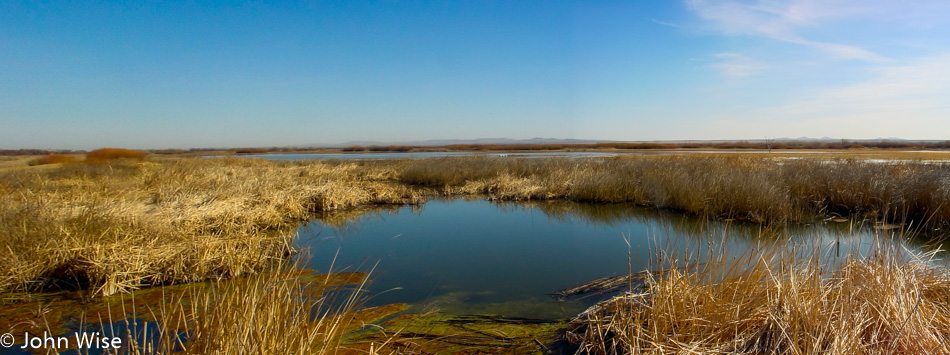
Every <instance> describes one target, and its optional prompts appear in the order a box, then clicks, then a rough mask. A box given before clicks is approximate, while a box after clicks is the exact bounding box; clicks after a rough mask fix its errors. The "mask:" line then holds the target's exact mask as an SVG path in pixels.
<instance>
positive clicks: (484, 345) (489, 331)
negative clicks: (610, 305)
mask: <svg viewBox="0 0 950 355" xmlns="http://www.w3.org/2000/svg"><path fill="white" fill-rule="evenodd" d="M565 326H566V323H564V322H563V321H554V320H544V319H531V318H512V317H502V316H495V315H451V314H445V313H425V314H404V315H401V316H398V317H396V318H395V319H392V320H389V321H387V322H384V323H383V324H381V325H380V330H379V331H376V332H373V333H369V334H365V335H363V336H362V337H360V338H358V339H354V340H352V341H351V342H350V343H349V344H348V345H347V348H349V349H351V350H353V351H356V352H358V351H359V350H363V351H366V350H367V349H369V347H370V346H378V344H383V343H385V344H387V345H388V346H389V348H391V349H398V351H405V352H411V353H439V354H442V353H446V354H450V353H453V354H484V353H517V354H542V353H549V352H551V351H552V349H553V348H555V347H557V346H559V345H558V344H557V339H558V334H560V333H561V332H563V329H565Z"/></svg>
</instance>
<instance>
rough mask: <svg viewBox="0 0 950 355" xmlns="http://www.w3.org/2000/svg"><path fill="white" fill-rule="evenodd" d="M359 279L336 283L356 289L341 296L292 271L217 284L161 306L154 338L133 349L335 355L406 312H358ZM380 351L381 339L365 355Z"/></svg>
mask: <svg viewBox="0 0 950 355" xmlns="http://www.w3.org/2000/svg"><path fill="white" fill-rule="evenodd" d="M363 276H364V277H362V278H360V279H352V278H346V279H341V280H342V281H343V283H349V282H355V283H356V285H352V287H350V288H347V289H344V288H342V287H343V284H341V283H340V281H341V280H338V279H337V278H336V277H335V276H334V275H315V276H310V277H301V276H300V275H299V272H296V270H291V271H285V272H266V273H261V274H257V275H254V276H250V277H247V278H242V279H237V280H231V281H228V282H224V283H216V284H213V285H212V286H211V287H210V288H208V289H205V290H202V291H201V292H200V293H196V294H191V295H188V299H187V301H185V300H182V299H171V300H168V301H166V302H164V303H163V304H164V306H162V308H159V309H156V310H154V313H155V315H156V318H157V321H158V322H157V323H158V324H159V325H160V327H161V329H160V331H159V332H157V333H156V332H153V334H154V336H153V337H151V338H149V337H148V336H147V335H146V337H145V338H144V339H142V340H138V341H135V340H136V339H134V338H133V339H132V340H133V341H135V343H134V348H136V349H138V350H149V349H148V348H149V347H150V346H155V345H158V346H157V349H156V350H158V351H156V352H158V353H166V352H172V351H175V350H179V351H182V352H184V353H186V354H210V353H217V354H276V353H291V354H327V353H337V352H338V351H339V350H340V349H344V348H345V346H344V344H345V341H346V335H347V334H348V333H350V332H352V331H354V330H358V329H360V328H362V327H363V326H364V325H366V324H368V323H370V322H373V321H375V320H378V319H380V318H383V317H385V316H387V315H390V314H392V313H396V312H399V311H402V310H404V309H405V305H403V304H396V305H390V306H384V307H377V308H369V309H367V308H362V307H361V304H362V300H363V297H364V295H363V286H364V284H365V282H367V279H366V275H365V274H364V275H363ZM328 292H330V293H328ZM333 294H335V295H336V296H333ZM338 298H342V299H338ZM387 343H388V341H387V340H386V339H384V338H383V339H380V340H379V341H378V342H376V343H374V344H372V346H370V347H369V348H370V349H372V352H371V353H375V352H377V351H381V350H384V349H385V347H386V345H387Z"/></svg>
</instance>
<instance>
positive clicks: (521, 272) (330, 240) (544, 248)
mask: <svg viewBox="0 0 950 355" xmlns="http://www.w3.org/2000/svg"><path fill="white" fill-rule="evenodd" d="M893 233H897V232H896V231H878V230H875V229H873V228H870V225H869V224H867V223H856V222H840V223H836V222H831V221H827V222H823V223H817V224H812V225H784V226H773V227H765V226H762V225H756V224H749V223H742V222H740V221H722V220H715V219H704V218H695V217H688V216H684V215H682V214H680V213H676V212H669V211H663V210H657V209H655V208H647V207H639V206H635V205H629V204H584V203H573V202H566V201H540V202H527V203H525V202H518V203H515V202H502V203H495V202H489V201H485V200H474V201H466V200H436V201H430V202H428V203H426V204H424V205H421V206H414V207H401V208H400V207H386V208H380V209H366V210H359V211H350V212H345V213H335V214H327V215H324V216H322V217H321V218H318V219H316V220H314V221H312V222H311V223H309V224H307V225H305V226H304V227H302V228H301V230H300V236H301V238H300V240H299V246H301V247H309V248H310V249H311V251H310V255H311V257H312V259H311V260H312V267H314V268H317V269H322V270H326V269H327V268H329V267H330V260H334V262H333V267H334V268H335V269H337V270H366V269H368V268H369V267H372V266H373V265H376V263H377V262H378V265H377V267H376V269H375V277H374V281H373V284H372V285H371V286H370V293H371V294H375V296H374V297H373V298H372V299H371V300H370V304H371V305H377V304H386V303H392V302H407V303H411V304H414V305H415V308H416V310H431V309H440V310H444V311H451V312H463V313H494V314H503V315H506V316H521V317H542V318H558V317H567V316H570V315H573V314H576V313H577V312H579V311H580V310H582V309H583V308H585V307H586V306H588V305H589V304H591V303H592V302H594V301H596V300H595V299H587V300H580V301H569V302H562V303H558V302H554V301H553V300H552V299H551V297H549V294H550V293H552V292H555V291H557V290H560V289H563V288H567V287H571V286H576V285H579V284H582V283H585V282H587V281H591V280H594V279H597V278H602V277H607V276H615V275H622V274H625V273H627V271H628V270H634V271H638V270H644V269H651V268H656V267H658V266H657V264H658V262H657V260H658V259H660V258H658V257H657V255H658V254H657V253H658V252H660V251H662V252H665V253H667V255H665V256H664V257H665V258H666V259H667V260H669V257H670V255H669V254H673V255H674V256H676V257H679V258H683V259H685V258H692V259H697V260H699V261H702V260H705V259H708V258H710V257H715V258H730V257H736V256H738V255H742V254H743V253H747V252H748V251H749V250H750V247H751V246H755V245H763V244H775V245H783V244H787V245H789V246H791V247H792V248H790V250H792V251H793V252H796V253H801V254H802V255H811V253H815V252H821V253H822V258H823V259H825V260H827V261H828V262H829V263H832V264H834V263H837V262H838V260H843V257H844V256H846V255H851V254H864V253H867V252H868V251H869V250H871V248H872V246H873V245H874V244H875V241H878V242H880V241H882V240H888V243H890V241H891V240H893V239H892V238H891V237H890V235H889V234H893ZM628 243H629V244H628ZM898 243H903V241H902V239H901V241H898ZM907 247H908V248H913V249H922V248H927V246H925V245H921V244H919V243H918V244H907ZM628 251H629V254H630V255H629V259H628Z"/></svg>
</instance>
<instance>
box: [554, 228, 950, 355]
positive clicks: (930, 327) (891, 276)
mask: <svg viewBox="0 0 950 355" xmlns="http://www.w3.org/2000/svg"><path fill="white" fill-rule="evenodd" d="M773 248H774V247H773ZM907 253H908V252H904V251H902V250H900V249H897V248H894V247H880V246H879V247H878V248H877V249H876V250H875V252H873V253H872V254H871V255H869V256H866V257H863V258H850V257H849V258H848V259H847V260H846V261H845V262H843V263H842V264H840V265H839V266H836V267H829V266H826V265H825V266H823V265H822V264H821V263H819V262H818V259H817V257H815V258H811V259H806V260H805V261H800V260H796V259H795V258H794V256H793V254H790V253H782V252H779V251H777V250H776V249H765V250H756V251H753V252H750V253H749V254H747V256H746V257H743V258H739V259H737V260H732V261H729V260H721V259H714V260H712V261H710V262H707V263H704V264H699V265H701V266H698V267H695V268H677V267H675V264H674V265H673V266H674V267H671V268H666V269H664V270H665V271H661V272H657V273H652V274H648V276H647V278H646V280H645V283H646V287H645V288H644V289H643V290H642V291H638V292H634V293H626V294H624V295H622V296H618V297H615V298H613V299H610V300H608V301H605V302H603V303H601V304H599V305H598V306H596V307H594V308H592V309H591V310H590V311H589V312H585V313H584V314H583V315H582V316H581V317H579V318H578V319H575V324H576V325H577V328H575V329H574V331H573V332H572V333H569V334H568V335H569V336H568V337H569V338H571V339H573V341H575V342H576V343H578V344H579V346H580V350H581V352H584V353H595V354H639V353H657V354H678V353H687V352H688V353H705V354H708V353H754V354H773V353H787V354H874V353H888V354H891V353H897V354H908V353H913V354H932V353H950V344H948V343H947V342H946V339H947V337H948V336H950V298H948V297H947V294H950V271H948V269H947V268H946V266H945V265H936V264H935V260H933V259H932V256H933V254H929V255H923V256H920V255H908V254H907Z"/></svg>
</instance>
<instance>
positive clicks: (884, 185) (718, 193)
mask: <svg viewBox="0 0 950 355" xmlns="http://www.w3.org/2000/svg"><path fill="white" fill-rule="evenodd" d="M379 164H386V163H379ZM389 164H392V165H394V166H396V165H397V164H398V166H397V167H396V168H395V169H396V170H398V171H399V179H400V181H403V182H406V183H409V184H417V185H424V186H434V187H441V188H442V189H443V193H444V194H446V195H457V194H488V195H490V196H491V197H492V198H496V199H503V200H534V199H539V200H543V199H568V200H574V201H586V202H601V203H602V202H607V203H617V202H631V203H638V204H645V205H653V206H658V207H663V208H670V209H675V210H680V211H684V212H687V213H692V214H697V215H711V216H724V217H732V218H745V219H749V220H752V221H757V222H778V223H784V222H807V221H810V220H811V219H812V218H814V217H816V216H826V215H829V214H838V215H859V216H868V217H873V218H886V219H889V220H891V221H911V220H916V221H917V222H918V223H920V222H927V223H929V224H931V225H936V224H943V223H947V222H950V205H948V204H945V201H948V200H950V181H948V180H947V179H945V178H944V177H945V176H947V175H948V174H950V166H948V165H945V164H934V163H930V162H920V161H895V162H891V163H878V162H868V161H863V160H854V159H840V160H825V159H799V160H777V159H771V158H766V157H761V156H739V155H732V156H720V155H679V156H640V157H626V158H613V159H593V160H592V159H566V158H550V159H536V158H535V159H530V158H529V159H517V158H514V159H513V158H491V157H468V158H445V159H437V160H420V161H416V162H409V163H406V162H402V163H389Z"/></svg>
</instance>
